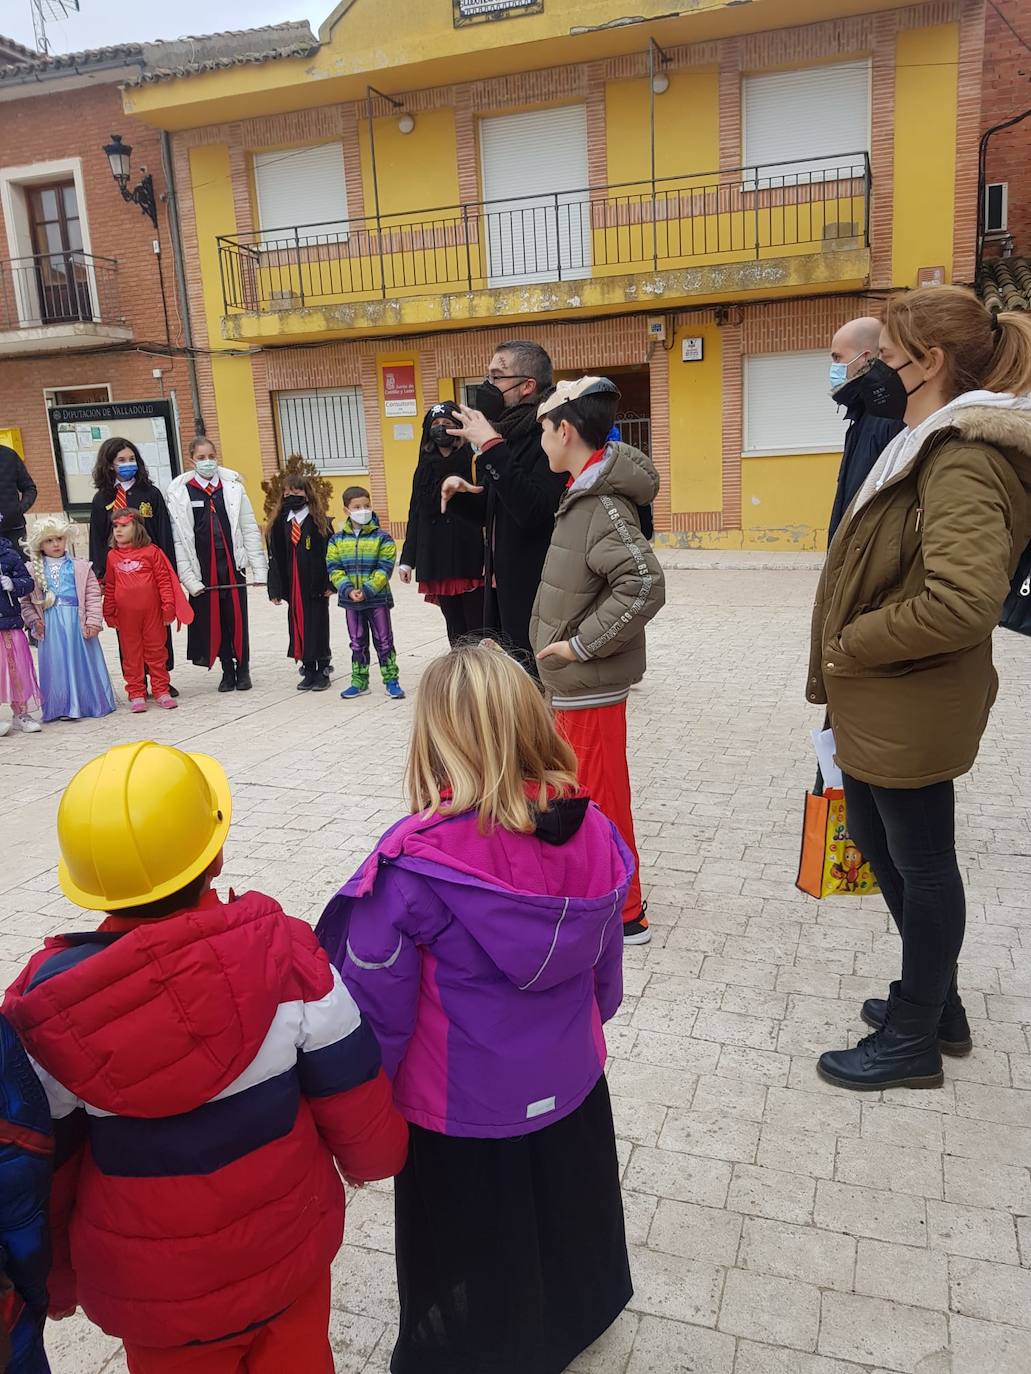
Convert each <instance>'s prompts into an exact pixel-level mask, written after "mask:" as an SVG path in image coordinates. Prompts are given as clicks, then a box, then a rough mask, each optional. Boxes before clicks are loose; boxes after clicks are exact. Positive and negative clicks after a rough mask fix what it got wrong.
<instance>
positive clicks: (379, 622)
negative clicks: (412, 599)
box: [346, 603, 397, 687]
mask: <svg viewBox="0 0 1031 1374" xmlns="http://www.w3.org/2000/svg"><path fill="white" fill-rule="evenodd" d="M346 611H347V633H348V635H349V636H350V639H351V681H352V683H353V684H354V685H355V686H356V687H367V686H368V685H369V631H370V630H371V631H372V642H373V644H374V645H375V646H376V657H377V658H378V659H379V668H380V672H381V673H382V674H383V681H384V682H396V681H397V654H396V653H395V652H394V630H393V627H392V626H391V624H390V607H389V606H369V607H362V606H358V605H354V604H353V603H352V604H351V605H350V606H348V607H346Z"/></svg>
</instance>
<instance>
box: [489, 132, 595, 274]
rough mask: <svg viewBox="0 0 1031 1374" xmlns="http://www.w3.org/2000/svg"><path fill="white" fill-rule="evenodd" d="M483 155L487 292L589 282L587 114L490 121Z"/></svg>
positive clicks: (589, 230) (589, 237)
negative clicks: (530, 285) (528, 285)
mask: <svg viewBox="0 0 1031 1374" xmlns="http://www.w3.org/2000/svg"><path fill="white" fill-rule="evenodd" d="M544 150H546V152H545V151H544ZM480 155H481V158H482V161H483V198H484V200H485V201H486V202H487V204H486V205H485V206H484V207H483V214H484V217H485V219H486V228H487V256H488V283H489V285H491V286H501V285H504V284H506V283H507V284H509V285H518V284H520V283H525V282H540V281H558V279H559V278H560V277H563V278H566V279H569V278H583V277H589V276H590V274H591V262H592V258H591V207H590V201H589V197H588V195H587V189H586V188H587V185H588V172H587V107H586V106H585V105H563V106H560V107H559V108H558V109H551V110H530V111H528V112H527V113H526V114H515V115H500V116H498V117H497V118H495V119H484V120H482V121H481V123H480Z"/></svg>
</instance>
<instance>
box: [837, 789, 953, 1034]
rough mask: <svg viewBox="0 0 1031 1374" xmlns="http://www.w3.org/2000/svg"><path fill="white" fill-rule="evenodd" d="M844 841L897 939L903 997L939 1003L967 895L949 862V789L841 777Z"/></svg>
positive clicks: (947, 981) (949, 973)
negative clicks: (859, 859) (862, 866)
mask: <svg viewBox="0 0 1031 1374" xmlns="http://www.w3.org/2000/svg"><path fill="white" fill-rule="evenodd" d="M844 787H845V810H846V816H847V820H848V829H849V834H850V835H851V837H852V839H854V840H855V842H856V844H857V845H858V846H859V848H860V849H861V850H862V851H863V855H864V857H865V858H867V859H869V861H870V863H871V865H872V867H873V871H874V874H875V875H876V877H877V882H878V884H879V885H880V889H881V892H882V893H883V894H884V900H885V901H886V902H887V904H888V910H889V911H890V912H891V915H892V918H893V920H894V922H895V924H896V926H898V930H899V934H900V935H901V936H902V997H903V998H904V1000H905V1001H907V1002H915V1003H917V1004H918V1005H920V1006H925V1007H935V1006H941V1005H942V1004H943V1003H944V1002H945V997H946V994H947V992H948V990H949V986H950V984H951V982H952V978H953V974H954V973H955V969H956V961H957V960H958V959H959V952H960V949H961V948H962V947H963V932H964V929H965V928H966V916H967V908H966V896H965V894H964V892H963V879H962V878H961V877H960V872H959V864H958V862H957V861H956V794H955V789H954V787H953V785H952V783H951V782H936V783H932V784H931V786H930V787H916V788H913V789H912V790H908V789H904V788H900V787H873V786H871V784H869V783H865V782H858V781H857V780H856V779H855V778H850V777H849V776H848V775H847V774H846V775H845V776H844Z"/></svg>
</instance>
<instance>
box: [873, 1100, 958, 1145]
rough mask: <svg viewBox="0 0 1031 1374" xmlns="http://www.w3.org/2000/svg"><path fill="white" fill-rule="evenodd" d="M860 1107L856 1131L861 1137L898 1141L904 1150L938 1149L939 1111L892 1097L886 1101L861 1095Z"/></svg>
mask: <svg viewBox="0 0 1031 1374" xmlns="http://www.w3.org/2000/svg"><path fill="white" fill-rule="evenodd" d="M862 1108H863V1124H862V1129H861V1132H860V1134H861V1135H862V1137H863V1139H864V1140H871V1141H873V1140H878V1141H883V1143H884V1144H885V1145H901V1146H903V1147H904V1148H905V1149H907V1150H910V1149H918V1150H937V1151H940V1150H941V1148H942V1117H941V1114H940V1113H939V1112H936V1111H920V1110H919V1109H918V1108H916V1107H904V1106H902V1105H900V1104H899V1103H898V1102H896V1100H895V1099H894V1098H892V1099H891V1100H890V1101H886V1102H867V1101H866V1100H865V1099H864V1101H863V1103H862Z"/></svg>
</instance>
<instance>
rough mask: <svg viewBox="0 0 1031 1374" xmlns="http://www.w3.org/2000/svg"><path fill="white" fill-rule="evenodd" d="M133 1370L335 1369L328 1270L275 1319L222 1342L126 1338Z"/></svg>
mask: <svg viewBox="0 0 1031 1374" xmlns="http://www.w3.org/2000/svg"><path fill="white" fill-rule="evenodd" d="M125 1358H126V1363H127V1364H128V1366H129V1374H333V1368H334V1366H333V1351H332V1349H331V1348H330V1344H329V1270H328V1269H327V1270H326V1273H325V1276H324V1277H323V1278H321V1279H319V1281H318V1282H317V1283H315V1284H314V1285H313V1286H312V1288H311V1290H310V1292H308V1293H306V1294H305V1295H304V1297H302V1298H298V1299H297V1301H296V1302H295V1303H292V1304H291V1306H289V1307H288V1308H287V1309H286V1311H285V1312H284V1313H283V1314H282V1315H281V1316H279V1317H276V1319H275V1320H274V1321H271V1322H268V1323H267V1325H265V1326H262V1327H259V1328H258V1330H257V1331H251V1332H248V1334H247V1335H245V1336H235V1337H233V1338H232V1339H231V1340H228V1341H219V1342H218V1344H217V1345H188V1346H176V1347H174V1348H173V1349H171V1350H160V1349H156V1348H155V1347H153V1346H144V1345H131V1344H130V1343H129V1342H128V1341H126V1343H125Z"/></svg>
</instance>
